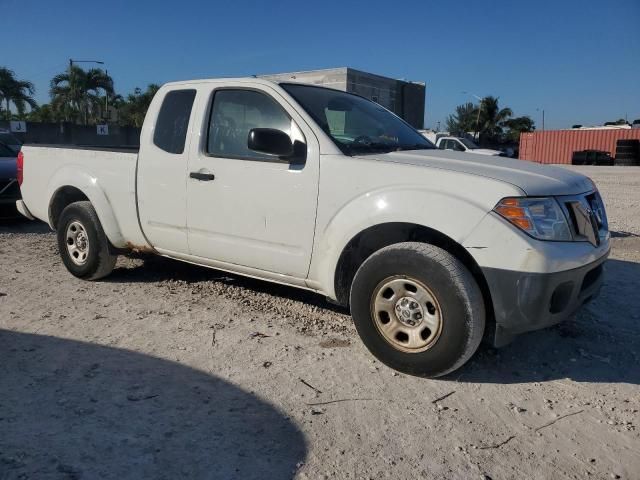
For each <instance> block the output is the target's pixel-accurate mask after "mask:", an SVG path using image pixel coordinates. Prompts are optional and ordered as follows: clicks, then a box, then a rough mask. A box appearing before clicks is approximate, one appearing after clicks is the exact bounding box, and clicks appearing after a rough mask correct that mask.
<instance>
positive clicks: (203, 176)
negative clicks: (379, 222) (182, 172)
mask: <svg viewBox="0 0 640 480" xmlns="http://www.w3.org/2000/svg"><path fill="white" fill-rule="evenodd" d="M189 177H191V178H195V179H196V180H200V181H202V182H210V181H211V180H215V178H216V176H215V175H214V174H213V173H201V172H191V173H190V174H189Z"/></svg>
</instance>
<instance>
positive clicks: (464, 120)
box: [447, 102, 478, 135]
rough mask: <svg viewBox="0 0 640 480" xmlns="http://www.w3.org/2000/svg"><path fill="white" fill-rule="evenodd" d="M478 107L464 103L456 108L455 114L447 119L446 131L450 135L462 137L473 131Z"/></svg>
mask: <svg viewBox="0 0 640 480" xmlns="http://www.w3.org/2000/svg"><path fill="white" fill-rule="evenodd" d="M477 115H478V107H477V106H476V105H474V104H473V103H471V102H469V103H465V104H463V105H458V106H457V107H456V113H454V114H453V115H449V117H448V118H447V130H449V133H451V134H452V135H464V134H466V133H467V132H472V131H475V129H476V118H477Z"/></svg>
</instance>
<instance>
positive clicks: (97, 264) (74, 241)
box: [57, 201, 118, 280]
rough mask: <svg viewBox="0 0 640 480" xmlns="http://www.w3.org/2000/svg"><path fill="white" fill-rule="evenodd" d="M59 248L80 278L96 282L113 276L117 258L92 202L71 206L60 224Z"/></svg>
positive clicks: (74, 273) (76, 203)
mask: <svg viewBox="0 0 640 480" xmlns="http://www.w3.org/2000/svg"><path fill="white" fill-rule="evenodd" d="M57 235H58V249H59V250H60V256H61V257H62V261H63V262H64V265H65V266H66V267H67V270H69V272H71V273H72V274H73V275H75V276H76V277H78V278H83V279H85V280H97V279H99V278H103V277H106V276H107V275H109V274H110V273H111V271H112V270H113V267H114V266H115V264H116V260H117V258H118V256H117V255H115V254H114V253H113V252H112V247H111V244H110V243H109V240H108V239H107V236H106V235H105V233H104V230H103V229H102V225H100V220H98V215H97V214H96V211H95V209H94V208H93V206H92V205H91V202H87V201H82V202H75V203H72V204H71V205H68V206H67V207H66V208H65V209H64V210H63V211H62V214H61V215H60V220H59V221H58V229H57Z"/></svg>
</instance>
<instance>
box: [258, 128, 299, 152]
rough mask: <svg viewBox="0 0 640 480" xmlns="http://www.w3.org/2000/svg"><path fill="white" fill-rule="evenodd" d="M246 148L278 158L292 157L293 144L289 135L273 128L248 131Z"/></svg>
mask: <svg viewBox="0 0 640 480" xmlns="http://www.w3.org/2000/svg"><path fill="white" fill-rule="evenodd" d="M247 146H248V147H249V149H250V150H253V151H255V152H260V153H266V154H267V155H276V156H278V157H290V156H291V155H293V143H292V142H291V138H290V137H289V135H287V134H286V133H284V132H283V131H282V130H276V129H274V128H252V129H251V130H249V137H248V138H247Z"/></svg>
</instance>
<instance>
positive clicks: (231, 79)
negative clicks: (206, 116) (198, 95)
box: [162, 77, 287, 87]
mask: <svg viewBox="0 0 640 480" xmlns="http://www.w3.org/2000/svg"><path fill="white" fill-rule="evenodd" d="M225 82H251V83H258V84H262V85H277V84H279V83H287V82H275V81H272V80H265V79H264V78H258V77H219V78H201V79H196V80H178V81H175V82H167V83H164V84H163V85H162V86H163V87H165V86H166V87H173V86H176V87H177V86H188V85H201V84H209V83H225Z"/></svg>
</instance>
